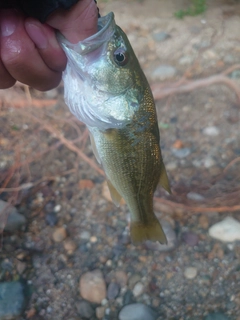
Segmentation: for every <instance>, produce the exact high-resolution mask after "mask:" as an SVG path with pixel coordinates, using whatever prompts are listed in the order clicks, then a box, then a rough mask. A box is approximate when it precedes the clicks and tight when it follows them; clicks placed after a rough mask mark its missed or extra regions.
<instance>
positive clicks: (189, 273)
mask: <svg viewBox="0 0 240 320" xmlns="http://www.w3.org/2000/svg"><path fill="white" fill-rule="evenodd" d="M196 275H197V269H196V268H193V267H188V268H186V269H185V271H184V276H185V278H186V279H194V278H195V277H196Z"/></svg>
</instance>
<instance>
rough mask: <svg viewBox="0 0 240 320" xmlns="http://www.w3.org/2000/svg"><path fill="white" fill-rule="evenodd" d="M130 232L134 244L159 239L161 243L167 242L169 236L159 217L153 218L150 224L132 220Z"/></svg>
mask: <svg viewBox="0 0 240 320" xmlns="http://www.w3.org/2000/svg"><path fill="white" fill-rule="evenodd" d="M130 234H131V239H132V242H133V244H139V243H142V242H143V241H145V240H151V241H159V242H160V243H161V244H167V238H166V236H165V234H164V232H163V229H162V227H161V225H160V223H159V221H158V220H157V218H156V219H153V220H151V221H150V222H149V223H148V224H144V223H142V222H132V223H131V226H130Z"/></svg>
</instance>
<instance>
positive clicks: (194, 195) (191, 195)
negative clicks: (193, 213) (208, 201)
mask: <svg viewBox="0 0 240 320" xmlns="http://www.w3.org/2000/svg"><path fill="white" fill-rule="evenodd" d="M187 198H188V199H189V200H194V201H203V200H205V198H204V196H202V195H201V194H199V193H196V192H188V194H187Z"/></svg>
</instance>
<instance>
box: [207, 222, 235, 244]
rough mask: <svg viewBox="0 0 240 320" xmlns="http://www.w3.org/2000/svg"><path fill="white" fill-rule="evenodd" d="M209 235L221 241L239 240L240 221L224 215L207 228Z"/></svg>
mask: <svg viewBox="0 0 240 320" xmlns="http://www.w3.org/2000/svg"><path fill="white" fill-rule="evenodd" d="M209 235H210V237H212V238H215V239H218V240H220V241H223V242H233V241H235V240H240V222H239V221H238V220H236V219H234V218H232V217H226V218H225V219H223V220H222V221H220V222H218V223H216V224H214V225H213V226H211V227H210V228H209Z"/></svg>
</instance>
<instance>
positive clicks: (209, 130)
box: [203, 126, 220, 137]
mask: <svg viewBox="0 0 240 320" xmlns="http://www.w3.org/2000/svg"><path fill="white" fill-rule="evenodd" d="M219 133H220V130H219V129H218V128H217V127H214V126H211V127H206V128H204V129H203V134H205V135H207V136H211V137H216V136H218V135H219Z"/></svg>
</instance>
